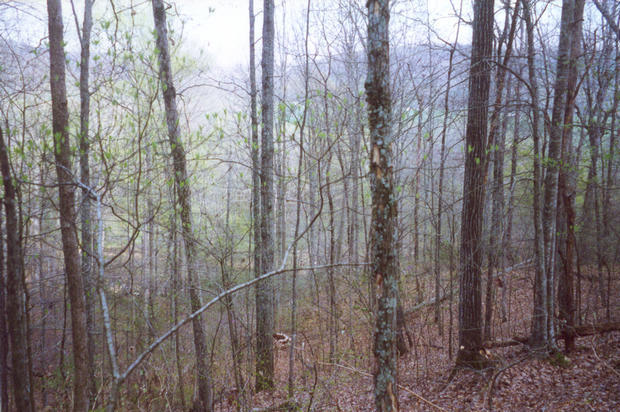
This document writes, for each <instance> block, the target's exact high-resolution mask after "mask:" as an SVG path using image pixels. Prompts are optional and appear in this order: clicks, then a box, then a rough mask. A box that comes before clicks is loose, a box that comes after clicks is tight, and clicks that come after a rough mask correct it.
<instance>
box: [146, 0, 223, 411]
mask: <svg viewBox="0 0 620 412" xmlns="http://www.w3.org/2000/svg"><path fill="white" fill-rule="evenodd" d="M152 3H153V20H154V22H155V30H156V32H157V41H156V46H157V49H158V51H159V55H158V60H159V77H160V81H161V87H162V93H163V96H164V105H165V109H166V124H167V125H168V141H169V143H170V151H171V154H172V161H173V169H174V181H175V186H176V192H177V199H176V201H177V203H178V205H179V208H180V210H179V212H180V215H181V234H182V236H183V242H184V244H185V256H186V261H187V282H188V284H189V285H188V286H189V296H190V305H191V309H192V312H195V311H197V310H198V309H200V307H201V306H202V302H201V300H200V295H199V292H198V291H199V282H198V278H197V272H198V270H197V267H196V247H195V243H194V235H193V226H192V220H191V191H190V181H189V176H188V173H187V160H186V158H185V150H184V148H183V143H182V142H181V137H180V130H179V113H178V111H177V104H176V91H175V88H174V83H173V80H172V71H171V63H170V52H169V48H168V29H167V27H166V11H165V9H164V4H163V1H162V0H153V2H152ZM192 328H193V332H194V349H195V351H196V375H197V376H196V378H197V380H198V396H199V399H198V400H197V403H196V405H195V406H194V407H195V409H196V410H199V411H211V410H213V395H212V388H211V376H210V375H211V371H210V368H209V365H208V360H209V356H208V351H207V342H206V337H205V333H204V329H203V325H202V322H201V320H200V317H199V316H196V317H195V318H194V319H193V320H192Z"/></svg>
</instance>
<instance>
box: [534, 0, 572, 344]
mask: <svg viewBox="0 0 620 412" xmlns="http://www.w3.org/2000/svg"><path fill="white" fill-rule="evenodd" d="M574 10H575V0H564V1H563V2H562V18H561V25H560V41H559V44H558V60H557V68H556V77H555V84H554V89H553V90H554V94H553V109H552V114H551V124H550V127H549V149H548V152H547V158H546V162H545V164H546V173H545V187H544V198H543V216H542V219H543V238H544V244H545V253H544V256H545V272H546V273H545V277H546V297H545V301H546V306H547V341H546V342H544V341H543V342H540V343H541V344H544V345H540V348H539V349H541V350H543V352H544V351H549V350H555V348H556V344H555V288H554V285H555V258H556V247H555V245H556V228H557V220H556V218H557V205H558V176H559V164H560V160H561V155H562V132H563V129H564V111H565V109H566V99H567V93H568V76H569V68H570V50H571V41H572V37H573V34H572V33H571V28H572V21H573V17H574Z"/></svg>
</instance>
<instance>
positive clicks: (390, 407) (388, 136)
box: [366, 0, 399, 412]
mask: <svg viewBox="0 0 620 412" xmlns="http://www.w3.org/2000/svg"><path fill="white" fill-rule="evenodd" d="M367 7H368V44H367V49H368V73H367V77H366V100H367V102H368V123H369V126H370V145H371V146H370V191H371V193H372V222H371V229H370V236H371V247H372V252H371V264H372V277H373V280H374V283H375V284H376V285H377V289H376V290H377V312H376V324H375V331H374V346H373V352H374V357H375V372H374V382H375V407H376V409H377V411H382V412H387V411H398V410H399V406H398V391H397V366H396V362H397V355H396V306H397V302H398V276H397V273H396V247H395V246H396V244H395V242H396V239H395V229H396V228H395V225H396V195H395V192H394V187H393V186H394V172H393V166H394V165H393V164H392V143H393V141H392V140H393V138H394V136H393V135H392V130H391V129H392V127H391V117H392V99H391V96H390V66H389V62H390V46H389V44H390V43H389V27H388V25H389V21H390V6H389V1H388V0H370V1H368V3H367Z"/></svg>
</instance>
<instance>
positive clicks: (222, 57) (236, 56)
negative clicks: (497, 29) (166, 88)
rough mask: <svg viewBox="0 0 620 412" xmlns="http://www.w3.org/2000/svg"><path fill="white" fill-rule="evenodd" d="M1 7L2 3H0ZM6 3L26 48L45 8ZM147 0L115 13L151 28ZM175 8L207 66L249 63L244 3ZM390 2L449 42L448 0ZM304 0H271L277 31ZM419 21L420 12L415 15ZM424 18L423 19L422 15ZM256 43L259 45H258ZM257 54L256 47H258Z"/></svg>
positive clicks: (188, 44) (315, 4)
mask: <svg viewBox="0 0 620 412" xmlns="http://www.w3.org/2000/svg"><path fill="white" fill-rule="evenodd" d="M352 1H357V2H358V3H359V5H360V7H364V4H363V3H364V2H363V1H362V0H352ZM0 3H6V1H2V0H0ZM8 3H10V4H14V5H19V8H20V9H22V10H24V11H25V12H20V13H19V18H18V19H17V20H18V21H15V23H17V26H19V34H17V35H18V36H19V37H21V40H22V41H23V40H25V38H26V39H27V40H26V41H27V42H28V43H30V44H33V43H35V44H36V43H38V42H39V40H40V39H41V38H43V37H45V36H46V34H47V21H46V18H47V16H46V6H45V1H44V0H12V1H9V2H8ZM149 3H150V1H148V0H115V4H116V8H117V10H123V9H124V10H127V9H128V8H127V6H130V5H133V6H134V7H135V8H136V9H137V10H141V11H142V12H143V13H144V14H143V16H144V22H143V23H144V24H145V25H148V24H152V17H151V16H150V4H149ZM172 3H174V4H175V6H176V10H177V11H178V15H179V16H178V17H177V16H175V15H174V13H170V15H171V17H170V18H172V19H175V20H176V22H177V23H178V20H179V18H180V20H182V21H183V22H184V46H185V50H186V51H187V52H188V53H190V54H195V55H198V53H199V51H200V50H202V51H204V52H205V53H206V55H207V57H208V58H209V65H210V66H211V67H216V66H218V67H219V68H221V69H230V68H233V67H235V66H239V65H242V66H245V65H247V61H248V54H249V48H248V40H249V39H248V36H249V34H248V30H249V17H248V16H249V15H248V0H176V1H173V2H172ZM254 3H255V4H254V8H255V13H256V15H257V17H256V29H255V30H256V39H257V40H259V39H260V36H261V27H262V25H261V23H262V14H261V9H262V3H263V2H262V0H254ZM453 3H454V4H455V7H459V4H460V3H459V0H453ZM332 4H333V3H332V2H330V1H329V0H312V3H311V8H312V9H315V10H316V9H329V7H331V8H333V7H334V6H333V5H332ZM393 4H395V6H393V8H394V9H395V10H396V11H398V10H401V11H402V10H405V11H407V13H411V14H412V15H413V14H416V13H419V11H422V10H426V9H427V7H428V9H430V13H431V15H430V18H429V21H430V23H431V25H432V26H433V27H434V29H435V30H437V31H438V33H439V34H440V35H441V36H442V37H444V38H446V39H447V40H453V35H454V28H455V26H456V20H455V19H454V18H453V17H452V15H453V14H454V13H453V10H452V7H451V6H450V1H449V0H432V1H430V0H400V1H396V2H394V3H393ZM463 4H464V6H463V7H464V13H465V15H467V14H471V10H470V7H471V5H470V1H466V0H464V1H463ZM82 5H83V0H74V6H75V11H76V14H77V16H78V19H79V20H80V22H81V20H82ZM306 5H307V0H276V30H277V31H278V32H281V30H282V17H283V13H282V10H283V7H284V6H285V7H286V26H287V28H288V30H293V28H299V27H300V21H301V20H302V15H303V10H304V9H305V7H306ZM62 6H63V17H64V21H65V32H66V34H65V37H66V41H67V43H68V44H67V49H68V50H70V51H73V52H76V51H77V50H79V44H78V41H77V36H76V34H75V33H76V32H75V22H74V16H73V12H72V7H71V1H70V0H63V1H62ZM0 10H2V13H3V14H5V16H4V18H5V19H12V20H15V19H16V18H15V17H11V16H12V13H13V12H12V11H11V10H10V8H6V5H5V6H3V8H2V9H0ZM104 10H106V12H105V13H106V14H108V18H109V0H95V11H94V15H95V19H97V18H98V17H101V15H102V14H103V13H104ZM419 16H420V17H421V14H420V15H419ZM421 18H423V19H424V20H426V18H424V17H421ZM399 22H400V23H401V24H407V25H416V24H417V23H415V22H414V21H408V20H407V19H404V18H402V15H393V16H392V27H395V25H396V24H399ZM469 37H470V34H469V32H468V29H467V28H465V27H463V29H462V31H461V36H460V41H461V42H464V43H466V42H469ZM259 45H260V44H259ZM258 50H260V49H258Z"/></svg>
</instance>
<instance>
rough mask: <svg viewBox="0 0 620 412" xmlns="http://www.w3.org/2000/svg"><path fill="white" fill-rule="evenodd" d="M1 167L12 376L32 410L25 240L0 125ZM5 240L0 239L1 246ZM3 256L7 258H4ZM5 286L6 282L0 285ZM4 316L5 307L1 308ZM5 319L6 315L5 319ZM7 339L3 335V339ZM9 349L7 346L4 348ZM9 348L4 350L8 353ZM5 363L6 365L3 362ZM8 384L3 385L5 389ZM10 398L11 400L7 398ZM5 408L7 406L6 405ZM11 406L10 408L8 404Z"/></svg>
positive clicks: (22, 407)
mask: <svg viewBox="0 0 620 412" xmlns="http://www.w3.org/2000/svg"><path fill="white" fill-rule="evenodd" d="M0 170H1V171H2V181H3V183H4V210H5V212H6V232H7V239H6V240H7V242H6V248H7V250H6V251H7V271H6V293H7V297H6V316H7V324H8V332H9V337H10V342H11V366H12V371H13V373H12V377H13V397H14V398H13V399H14V402H15V406H16V407H17V410H19V411H25V412H32V411H34V405H33V403H32V401H31V399H32V397H31V394H32V382H31V381H30V372H29V371H30V363H29V360H28V352H27V345H25V342H26V339H27V337H26V333H27V327H26V326H27V325H26V313H25V311H26V306H25V302H24V279H23V277H24V265H23V260H22V256H23V255H22V246H21V245H22V241H21V239H20V238H19V229H18V227H19V223H18V218H17V211H16V209H17V208H16V207H15V202H16V194H15V187H14V186H13V176H12V175H11V169H10V165H9V157H8V154H7V149H6V146H5V144H4V136H3V133H2V129H1V128H0ZM1 245H2V242H0V246H1ZM3 260H4V259H3ZM0 286H2V287H3V286H4V285H0ZM2 295H4V292H2ZM2 316H3V317H4V311H3V312H2ZM3 320H4V319H3ZM3 340H4V339H3ZM5 350H6V349H5ZM6 354H7V352H2V357H5V356H6ZM3 366H6V365H3ZM5 388H6V387H5V386H4V385H3V388H2V389H3V391H5V390H6V389H5ZM7 401H8V400H7ZM3 410H4V409H3ZM7 410H8V408H7Z"/></svg>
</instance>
